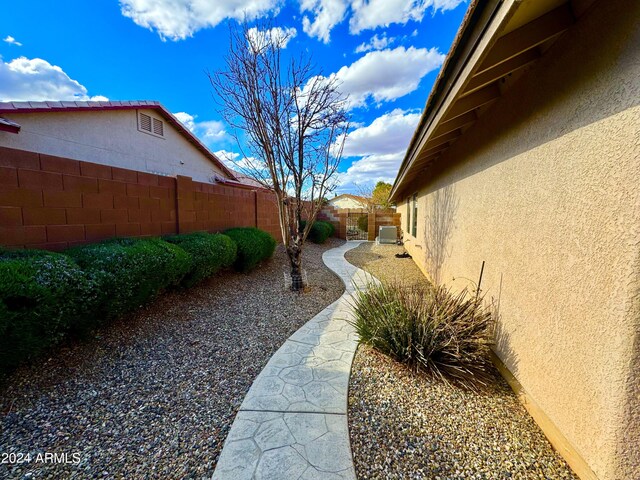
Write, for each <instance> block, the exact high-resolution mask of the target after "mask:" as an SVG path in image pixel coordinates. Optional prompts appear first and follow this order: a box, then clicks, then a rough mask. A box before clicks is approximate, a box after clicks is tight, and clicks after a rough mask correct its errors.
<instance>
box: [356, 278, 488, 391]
mask: <svg viewBox="0 0 640 480" xmlns="http://www.w3.org/2000/svg"><path fill="white" fill-rule="evenodd" d="M354 307H355V321H354V322H353V324H354V326H355V328H356V331H357V333H358V335H359V336H360V341H362V342H364V343H366V344H368V345H370V346H372V347H373V348H375V349H377V350H379V351H381V352H383V353H385V354H387V355H389V356H391V357H392V358H394V359H396V360H398V361H400V362H403V363H406V364H407V365H409V366H410V367H411V368H412V369H415V370H417V371H424V372H426V373H428V374H431V375H433V376H434V377H436V378H439V379H442V380H444V381H450V382H452V383H455V384H458V385H460V386H463V387H467V388H470V389H479V388H481V387H483V386H485V385H486V384H487V383H488V380H489V379H490V378H491V359H490V340H491V335H490V333H491V326H492V320H491V314H490V312H489V311H488V310H487V309H486V308H484V307H483V306H482V302H481V301H480V300H478V299H476V298H475V297H473V298H468V297H467V293H466V292H462V293H460V294H452V293H451V292H450V291H449V290H447V289H446V288H445V287H437V288H434V287H431V286H424V285H411V286H407V285H402V284H400V283H388V284H384V283H383V284H378V285H370V286H369V288H368V289H367V290H362V291H359V292H358V293H357V294H356V298H355V300H354Z"/></svg>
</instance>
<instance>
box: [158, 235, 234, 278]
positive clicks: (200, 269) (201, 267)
mask: <svg viewBox="0 0 640 480" xmlns="http://www.w3.org/2000/svg"><path fill="white" fill-rule="evenodd" d="M163 240H165V241H167V242H169V243H173V244H175V245H178V246H179V247H180V248H182V249H183V250H184V251H185V252H187V253H188V254H189V255H190V256H191V269H190V270H189V271H188V272H187V274H186V275H185V276H184V278H183V279H182V282H181V284H180V285H181V286H182V287H186V288H188V287H192V286H194V285H196V284H198V283H200V282H201V281H202V280H204V279H206V278H208V277H210V276H212V275H214V274H215V273H217V272H218V271H219V270H221V269H223V268H226V267H229V266H231V265H232V264H233V262H234V261H235V259H236V252H237V246H236V244H235V242H234V241H233V240H231V238H229V237H228V236H226V235H222V234H219V233H216V234H211V233H207V232H194V233H185V234H181V235H171V236H168V237H164V238H163Z"/></svg>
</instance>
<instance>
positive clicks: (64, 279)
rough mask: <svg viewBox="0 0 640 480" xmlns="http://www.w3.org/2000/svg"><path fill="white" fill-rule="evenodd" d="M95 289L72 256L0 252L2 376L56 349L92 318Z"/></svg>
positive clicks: (48, 253)
mask: <svg viewBox="0 0 640 480" xmlns="http://www.w3.org/2000/svg"><path fill="white" fill-rule="evenodd" d="M96 291H97V289H96V285H95V283H94V281H93V279H92V278H91V277H90V276H88V275H86V274H85V273H84V272H83V271H82V270H81V269H80V268H79V267H78V265H77V264H76V263H75V262H74V261H73V260H72V259H71V258H69V257H68V256H66V255H62V254H59V253H52V252H45V251H41V250H20V251H6V250H4V251H0V370H5V369H7V368H11V367H14V366H16V365H18V364H19V363H20V362H22V361H24V360H28V359H30V358H32V357H35V356H36V355H38V354H39V353H41V352H42V351H44V350H46V349H47V348H49V347H51V346H53V345H55V344H56V343H58V342H59V341H60V340H62V338H63V337H64V336H65V334H66V333H67V332H68V331H69V330H70V329H78V328H82V327H83V326H84V324H85V323H86V322H87V320H88V319H90V318H92V317H93V314H94V308H95V305H96V302H95V300H96V296H95V293H94V292H96Z"/></svg>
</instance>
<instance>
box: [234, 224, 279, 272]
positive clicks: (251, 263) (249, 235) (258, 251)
mask: <svg viewBox="0 0 640 480" xmlns="http://www.w3.org/2000/svg"><path fill="white" fill-rule="evenodd" d="M224 234H225V235H227V236H228V237H230V238H231V240H233V241H234V242H235V244H236V245H237V247H238V251H237V256H236V260H235V262H234V264H233V265H234V267H235V269H236V270H238V271H239V272H248V271H250V270H253V269H254V268H255V267H256V266H257V265H258V264H259V263H260V262H261V261H262V260H266V259H267V258H271V256H272V255H273V252H274V251H275V249H276V241H275V239H274V238H273V237H272V236H271V235H270V234H269V233H267V232H265V231H264V230H260V229H259V228H253V227H244V228H230V229H229V230H226V231H225V232H224Z"/></svg>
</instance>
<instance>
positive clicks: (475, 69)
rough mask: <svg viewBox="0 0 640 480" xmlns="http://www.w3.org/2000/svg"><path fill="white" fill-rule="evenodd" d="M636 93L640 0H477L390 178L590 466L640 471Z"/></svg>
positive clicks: (420, 245)
mask: <svg viewBox="0 0 640 480" xmlns="http://www.w3.org/2000/svg"><path fill="white" fill-rule="evenodd" d="M639 104H640V2H637V1H626V0H596V1H594V0H573V1H569V2H567V1H562V0H521V1H515V0H504V1H496V0H493V1H491V0H490V1H487V2H472V4H471V5H470V7H469V11H468V13H467V16H466V17H465V20H464V22H463V25H462V27H461V29H460V32H459V33H458V36H457V38H456V40H455V42H454V45H453V47H452V49H451V51H450V53H449V55H448V57H447V60H446V61H445V64H444V65H443V67H442V70H441V73H440V75H439V77H438V79H437V80H436V83H435V85H434V87H433V90H432V92H431V94H430V96H429V99H428V101H427V104H426V107H425V110H424V112H423V114H422V118H421V121H420V124H419V126H418V128H417V130H416V132H415V134H414V136H413V139H412V140H411V143H410V145H409V148H408V150H407V154H406V157H405V159H404V161H403V163H402V165H401V167H400V171H399V173H398V176H397V178H396V181H395V184H394V186H393V190H392V201H395V202H397V204H398V211H399V212H400V213H401V214H402V228H403V230H404V238H405V242H406V243H405V245H406V248H407V250H408V251H409V253H410V254H411V255H412V256H413V258H414V260H415V261H416V262H417V264H418V266H419V267H420V268H421V269H422V270H423V271H424V273H425V274H426V275H427V276H429V277H430V278H431V279H433V280H434V281H437V282H441V283H445V284H448V285H450V286H452V287H453V288H454V289H463V288H472V289H473V288H475V287H476V284H477V282H478V280H479V278H480V271H481V268H482V265H483V262H484V272H483V275H482V283H481V289H482V293H483V294H484V298H485V301H487V302H493V306H494V309H495V312H496V314H497V318H498V325H497V333H496V344H495V353H496V355H497V357H498V359H499V360H498V364H499V365H501V367H502V366H506V369H508V372H507V370H505V369H503V373H504V374H505V375H506V376H509V375H510V374H512V375H513V378H510V380H511V383H512V386H514V388H516V389H518V391H519V393H520V394H521V397H522V398H523V401H524V402H525V405H526V406H527V408H528V410H529V411H530V412H531V413H532V415H533V417H534V418H535V419H536V420H537V421H538V423H539V424H540V426H541V427H542V429H543V430H544V431H545V433H546V434H547V436H548V437H549V438H550V440H551V441H552V443H553V444H554V445H555V447H556V448H557V449H558V451H559V452H560V453H561V454H562V455H563V456H564V457H565V458H566V459H567V460H568V461H569V463H570V465H571V466H572V468H573V469H574V471H575V472H576V473H578V475H579V476H580V477H581V478H583V479H584V478H600V479H619V480H623V479H624V480H628V479H638V478H640V105H639ZM509 372H510V373H509Z"/></svg>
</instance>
